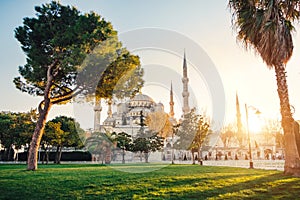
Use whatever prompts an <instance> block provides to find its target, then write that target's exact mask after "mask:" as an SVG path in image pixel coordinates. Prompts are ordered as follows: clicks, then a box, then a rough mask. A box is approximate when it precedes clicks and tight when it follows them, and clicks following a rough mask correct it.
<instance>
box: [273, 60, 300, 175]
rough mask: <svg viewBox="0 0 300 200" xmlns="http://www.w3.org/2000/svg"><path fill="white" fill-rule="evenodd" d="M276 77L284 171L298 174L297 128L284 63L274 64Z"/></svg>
mask: <svg viewBox="0 0 300 200" xmlns="http://www.w3.org/2000/svg"><path fill="white" fill-rule="evenodd" d="M275 73H276V79H277V87H278V88H277V92H278V96H279V99H280V111H281V117H282V121H281V124H282V128H283V131H284V148H285V165H284V173H285V174H290V175H294V176H300V157H299V150H298V148H297V141H296V135H295V134H299V133H295V131H296V130H297V128H296V127H295V123H296V122H295V121H294V119H293V117H292V113H291V108H290V103H289V94H288V86H287V81H286V72H285V67H284V65H278V66H275Z"/></svg>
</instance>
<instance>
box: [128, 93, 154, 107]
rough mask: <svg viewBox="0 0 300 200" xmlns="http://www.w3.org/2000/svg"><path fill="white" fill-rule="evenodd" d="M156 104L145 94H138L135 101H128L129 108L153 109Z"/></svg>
mask: <svg viewBox="0 0 300 200" xmlns="http://www.w3.org/2000/svg"><path fill="white" fill-rule="evenodd" d="M154 104H155V102H154V101H153V99H152V98H151V97H149V96H148V95H145V94H141V93H140V94H137V95H136V96H135V97H134V98H133V99H130V100H129V101H128V105H129V107H131V108H132V107H148V108H150V107H152V106H153V105H154Z"/></svg>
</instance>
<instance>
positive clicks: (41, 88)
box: [14, 1, 116, 103]
mask: <svg viewBox="0 0 300 200" xmlns="http://www.w3.org/2000/svg"><path fill="white" fill-rule="evenodd" d="M35 11H36V17H35V18H28V17H27V18H24V21H23V26H20V27H18V28H16V30H15V37H16V38H17V40H18V41H19V42H20V43H21V45H22V49H23V51H24V52H25V53H26V56H27V64H26V65H25V66H20V67H19V72H20V75H21V76H22V77H23V78H21V77H17V78H15V80H14V83H15V84H16V87H17V88H18V89H20V90H21V91H23V92H27V93H29V94H32V95H38V96H42V95H44V93H45V88H46V83H47V80H48V79H49V76H48V75H49V73H50V74H51V75H52V76H53V79H54V80H53V84H52V87H51V91H50V97H51V98H52V99H53V102H55V101H54V99H55V100H60V101H62V100H61V99H62V98H63V100H68V99H66V98H67V97H69V98H70V94H73V92H74V91H76V90H74V86H75V85H76V84H77V82H76V77H77V71H78V70H79V69H80V65H81V64H82V62H83V61H84V59H85V57H86V55H87V53H90V52H91V51H92V50H93V49H94V48H95V47H96V46H97V45H99V44H101V42H103V41H105V40H107V39H108V38H110V37H116V31H114V30H113V28H112V25H111V24H110V23H109V22H106V21H105V20H104V19H103V18H101V16H99V15H97V14H96V13H93V12H91V13H89V14H81V13H80V12H79V11H78V10H77V9H76V8H75V7H70V6H63V5H61V4H59V3H57V2H55V1H52V2H51V3H50V4H44V5H42V6H41V7H38V6H37V7H35ZM104 67H105V66H104ZM50 68H51V69H50ZM49 69H50V71H49ZM47 73H48V74H47ZM47 76H48V77H47ZM81 84H83V83H81ZM77 86H78V85H77ZM81 87H83V85H81ZM75 88H76V87H75ZM85 89H86V88H85ZM55 103H56V102H55ZM57 103H58V102H57Z"/></svg>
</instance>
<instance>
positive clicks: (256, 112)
mask: <svg viewBox="0 0 300 200" xmlns="http://www.w3.org/2000/svg"><path fill="white" fill-rule="evenodd" d="M250 108H252V109H254V110H255V114H260V111H259V110H258V109H256V108H254V107H252V106H251V107H250ZM245 110H246V123H247V132H248V145H249V160H250V161H249V168H250V169H253V160H252V151H251V140H250V131H249V122H248V121H249V120H248V118H249V117H248V106H247V104H245Z"/></svg>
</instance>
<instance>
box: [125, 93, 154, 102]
mask: <svg viewBox="0 0 300 200" xmlns="http://www.w3.org/2000/svg"><path fill="white" fill-rule="evenodd" d="M131 101H148V102H149V101H150V102H154V101H153V99H152V98H151V97H149V96H148V95H146V94H141V93H140V94H138V95H136V96H135V97H134V98H133V99H132V100H131Z"/></svg>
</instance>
